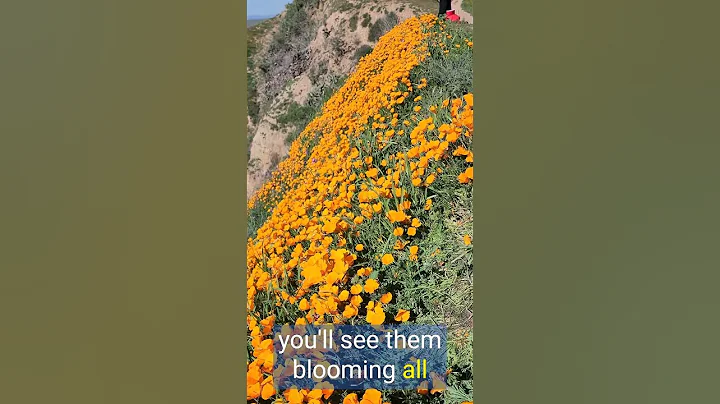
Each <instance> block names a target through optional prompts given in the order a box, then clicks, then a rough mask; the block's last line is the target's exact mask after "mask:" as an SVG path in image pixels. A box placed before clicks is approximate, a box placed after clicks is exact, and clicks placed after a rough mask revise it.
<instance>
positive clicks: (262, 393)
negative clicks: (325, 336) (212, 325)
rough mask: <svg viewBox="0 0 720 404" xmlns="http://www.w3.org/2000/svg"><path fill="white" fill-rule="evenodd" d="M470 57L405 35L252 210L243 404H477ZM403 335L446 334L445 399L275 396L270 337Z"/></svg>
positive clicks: (346, 94) (438, 392)
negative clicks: (364, 332)
mask: <svg viewBox="0 0 720 404" xmlns="http://www.w3.org/2000/svg"><path fill="white" fill-rule="evenodd" d="M472 48H473V42H472V31H471V29H469V28H467V27H466V26H463V25H460V24H454V23H451V22H445V21H443V20H438V18H437V17H436V16H433V15H425V16H422V17H419V18H410V19H408V20H405V21H404V22H402V23H400V24H399V25H397V26H396V27H395V28H393V29H392V30H391V31H389V32H388V33H387V34H385V35H384V36H383V37H382V38H380V40H379V41H378V43H377V45H376V47H375V48H374V50H373V51H372V52H371V53H369V54H368V55H366V56H364V57H363V58H362V59H360V61H359V62H358V64H357V66H356V68H355V70H354V71H353V72H352V74H351V75H350V76H349V77H348V79H347V80H346V82H345V84H344V85H343V86H342V87H341V88H340V89H339V90H338V91H337V92H336V93H335V94H334V95H333V96H332V97H331V98H330V99H329V100H328V101H327V102H326V104H325V105H324V106H323V108H322V110H321V112H320V113H319V114H318V115H317V116H316V117H315V118H314V119H313V120H312V121H311V122H310V123H309V124H308V125H307V127H306V128H305V129H304V130H303V131H302V132H301V133H300V135H299V136H298V137H297V138H296V139H295V141H294V142H293V144H292V145H291V147H290V151H289V155H288V156H287V158H286V159H285V160H283V161H281V162H280V163H279V164H278V166H277V168H276V170H275V171H274V172H273V173H272V176H271V178H270V179H269V180H268V181H267V182H266V183H265V184H264V186H263V187H262V188H261V189H260V190H259V191H258V192H257V193H256V194H255V195H254V196H253V197H252V198H251V199H250V200H249V201H248V206H247V210H248V218H249V229H248V233H249V238H248V240H247V247H246V248H247V285H246V286H247V301H248V306H247V311H248V316H247V327H248V341H247V350H248V358H249V360H248V363H247V386H248V387H247V400H248V402H259V403H271V402H274V403H292V404H300V403H309V404H319V403H325V402H332V403H344V404H382V403H425V402H427V403H430V402H438V403H440V402H445V403H458V404H460V403H465V402H471V401H472V393H473V389H472V382H473V380H472V367H473V362H472V361H473V359H472V341H473V328H472V304H473V294H472V285H473V239H472V234H473V231H472V230H473V227H472V226H473V221H472V219H473V216H472V212H473V206H472V197H473V159H474V155H473V151H472V150H473V147H472V139H473V93H472V74H473V72H472V51H473V50H472ZM396 323H416V324H444V325H446V326H447V330H448V354H447V357H448V368H447V372H446V377H447V386H446V387H445V388H442V389H439V388H434V386H433V385H432V384H431V385H427V384H425V385H421V386H420V387H419V388H418V389H416V390H412V391H384V392H383V391H378V390H374V389H370V390H367V391H336V390H334V389H332V387H331V386H329V385H328V386H318V388H316V389H312V390H287V391H275V387H274V384H273V351H272V347H273V345H272V327H273V326H274V325H279V324H348V325H354V324H359V325H368V324H372V325H378V324H396Z"/></svg>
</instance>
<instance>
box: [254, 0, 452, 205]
mask: <svg viewBox="0 0 720 404" xmlns="http://www.w3.org/2000/svg"><path fill="white" fill-rule="evenodd" d="M458 3H459V1H458ZM437 7H438V3H437V1H436V0H393V1H382V2H380V1H361V0H328V1H320V0H295V1H293V3H291V4H289V5H288V7H287V9H286V10H285V11H284V12H283V13H282V14H280V15H278V16H277V17H275V18H272V19H269V20H266V21H264V22H262V23H260V24H258V25H256V26H254V27H252V28H251V29H249V30H248V33H249V43H248V54H249V66H248V78H249V82H250V89H249V94H248V104H249V111H248V134H249V139H248V140H249V142H250V147H249V155H248V159H249V161H248V163H249V164H248V166H249V169H248V177H247V181H248V182H247V184H248V197H250V195H251V194H252V193H253V192H254V191H256V190H257V189H258V188H259V187H260V186H261V185H262V184H263V183H264V182H265V181H266V180H267V179H268V178H269V174H270V172H271V170H272V169H274V168H275V167H276V166H277V163H278V162H279V161H280V160H281V159H282V158H284V157H285V156H286V155H287V152H288V150H289V145H290V143H291V142H292V140H293V139H294V138H295V137H296V136H297V134H298V133H299V132H300V130H302V129H303V128H304V127H305V125H307V124H308V123H309V122H310V120H311V119H312V118H313V117H314V115H315V114H316V113H317V112H318V111H319V109H320V106H321V105H322V104H323V103H324V102H325V101H326V100H327V99H328V98H329V96H330V94H332V93H333V92H334V91H335V90H336V89H337V88H339V87H340V85H341V84H342V83H343V81H344V80H345V78H346V77H347V75H348V74H349V73H350V71H351V70H352V69H353V68H354V66H355V65H356V63H357V62H358V60H359V59H360V57H362V56H363V55H365V54H367V53H369V52H370V51H371V50H372V48H373V47H374V46H375V44H376V43H377V40H378V39H379V37H380V36H381V35H382V34H384V33H386V32H387V31H389V30H390V29H391V28H392V27H394V26H395V25H397V24H398V23H400V22H402V21H405V20H406V19H408V18H410V17H412V16H418V15H421V14H425V13H428V12H429V13H433V12H436V10H437ZM457 8H458V9H459V8H460V7H457Z"/></svg>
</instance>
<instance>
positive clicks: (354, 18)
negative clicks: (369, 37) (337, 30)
mask: <svg viewBox="0 0 720 404" xmlns="http://www.w3.org/2000/svg"><path fill="white" fill-rule="evenodd" d="M349 23H350V32H355V31H356V30H357V25H358V15H357V14H353V16H352V17H350V21H349Z"/></svg>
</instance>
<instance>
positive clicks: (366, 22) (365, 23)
mask: <svg viewBox="0 0 720 404" xmlns="http://www.w3.org/2000/svg"><path fill="white" fill-rule="evenodd" d="M362 18H363V19H362V23H360V25H361V26H362V27H363V28H367V27H368V26H369V25H370V22H371V21H372V18H371V17H370V14H368V13H365V14H363V15H362Z"/></svg>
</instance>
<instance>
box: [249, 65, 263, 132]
mask: <svg viewBox="0 0 720 404" xmlns="http://www.w3.org/2000/svg"><path fill="white" fill-rule="evenodd" d="M247 81H248V90H247V102H248V115H249V116H250V120H251V121H252V123H253V124H256V125H257V123H258V119H259V118H260V105H259V104H258V102H257V95H258V93H257V82H256V81H255V76H254V75H253V74H252V73H251V72H248V73H247Z"/></svg>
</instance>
